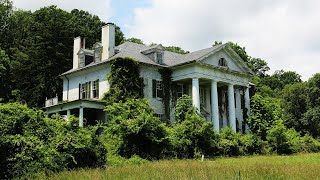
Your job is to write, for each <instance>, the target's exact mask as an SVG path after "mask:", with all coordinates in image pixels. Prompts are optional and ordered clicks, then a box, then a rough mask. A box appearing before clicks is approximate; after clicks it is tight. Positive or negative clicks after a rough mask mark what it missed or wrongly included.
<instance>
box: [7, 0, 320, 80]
mask: <svg viewBox="0 0 320 180" xmlns="http://www.w3.org/2000/svg"><path fill="white" fill-rule="evenodd" d="M13 2H14V5H15V7H17V8H20V9H27V10H36V9H39V8H40V7H43V6H48V5H52V4H55V5H57V6H58V7H60V8H62V9H65V10H71V9H74V8H77V9H83V10H86V11H89V12H91V13H93V14H96V15H98V16H99V17H100V18H101V19H102V20H104V21H106V22H107V21H111V22H115V23H116V24H117V25H118V26H120V27H121V29H122V31H123V32H124V34H125V36H126V37H137V38H140V39H142V40H143V41H144V42H145V43H147V44H148V43H151V42H156V43H161V44H163V45H175V46H180V47H182V48H183V49H185V50H189V51H193V50H198V49H201V48H205V47H209V46H211V44H212V42H213V41H215V40H217V41H223V42H228V41H233V42H237V43H238V44H240V45H241V46H245V47H246V50H247V52H248V54H249V55H251V56H253V57H260V58H262V59H265V60H266V61H267V62H268V63H269V66H270V67H271V72H273V71H275V70H280V69H284V70H292V71H296V72H298V73H299V74H301V75H302V77H303V80H307V79H308V78H309V77H311V76H312V75H313V74H315V73H317V72H320V10H319V7H320V1H318V0H259V1H257V0H223V1H221V0H77V1H72V0H13Z"/></svg>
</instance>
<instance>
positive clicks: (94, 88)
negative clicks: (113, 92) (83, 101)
mask: <svg viewBox="0 0 320 180" xmlns="http://www.w3.org/2000/svg"><path fill="white" fill-rule="evenodd" d="M92 98H95V99H99V79H98V80H95V81H93V82H92Z"/></svg>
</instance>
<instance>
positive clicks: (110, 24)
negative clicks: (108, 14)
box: [102, 22, 115, 28]
mask: <svg viewBox="0 0 320 180" xmlns="http://www.w3.org/2000/svg"><path fill="white" fill-rule="evenodd" d="M107 26H115V24H114V23H111V22H108V23H107V24H106V25H104V26H102V28H104V27H107Z"/></svg>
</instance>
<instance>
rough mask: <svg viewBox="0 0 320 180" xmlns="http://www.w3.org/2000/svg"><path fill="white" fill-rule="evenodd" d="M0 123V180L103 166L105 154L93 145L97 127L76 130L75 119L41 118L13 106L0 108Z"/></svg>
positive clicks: (40, 113) (5, 105)
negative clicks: (66, 120) (0, 179)
mask: <svg viewBox="0 0 320 180" xmlns="http://www.w3.org/2000/svg"><path fill="white" fill-rule="evenodd" d="M0 119H1V121H2V123H0V129H1V130H0V135H1V136H0V152H1V153H3V154H1V159H0V162H1V171H0V178H2V179H3V178H5V179H7V178H8V179H11V178H13V177H14V178H23V177H29V178H32V177H34V176H35V175H36V174H38V173H44V174H49V173H54V172H57V171H61V170H63V169H67V168H77V167H96V166H102V165H103V164H104V161H105V155H106V153H105V151H104V148H103V146H102V145H101V143H100V142H99V141H97V139H98V137H97V135H96V129H97V127H93V128H91V129H84V128H83V129H82V128H78V126H75V125H74V124H75V123H76V122H75V121H77V119H74V120H71V121H69V122H65V121H64V120H63V119H62V118H60V117H59V116H57V117H56V118H55V119H50V118H45V117H44V113H43V112H42V111H36V110H32V109H29V108H28V107H27V106H24V105H21V104H17V103H12V104H10V103H9V104H0ZM102 162H103V163H102Z"/></svg>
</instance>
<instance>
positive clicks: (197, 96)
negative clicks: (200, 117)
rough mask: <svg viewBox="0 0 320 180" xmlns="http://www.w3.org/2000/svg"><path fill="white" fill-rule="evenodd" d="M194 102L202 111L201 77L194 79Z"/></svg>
mask: <svg viewBox="0 0 320 180" xmlns="http://www.w3.org/2000/svg"><path fill="white" fill-rule="evenodd" d="M192 104H193V105H194V106H195V107H196V108H197V109H198V110H199V111H200V94H199V79H198V78H193V79H192Z"/></svg>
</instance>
